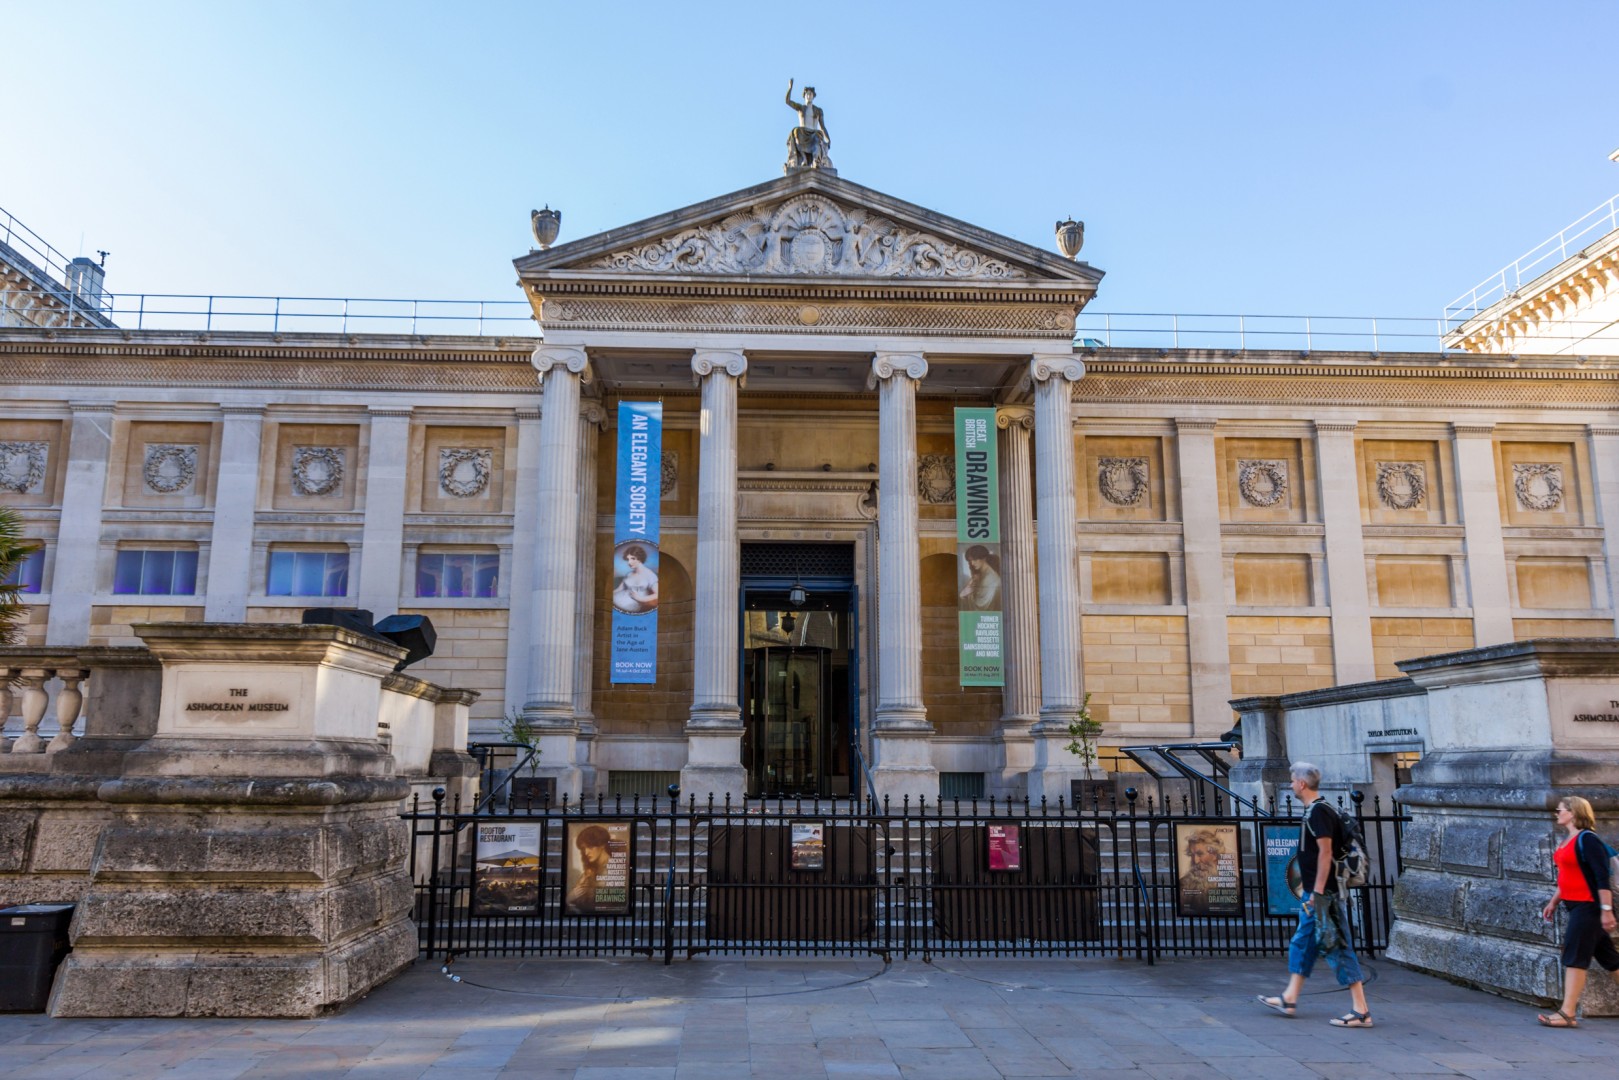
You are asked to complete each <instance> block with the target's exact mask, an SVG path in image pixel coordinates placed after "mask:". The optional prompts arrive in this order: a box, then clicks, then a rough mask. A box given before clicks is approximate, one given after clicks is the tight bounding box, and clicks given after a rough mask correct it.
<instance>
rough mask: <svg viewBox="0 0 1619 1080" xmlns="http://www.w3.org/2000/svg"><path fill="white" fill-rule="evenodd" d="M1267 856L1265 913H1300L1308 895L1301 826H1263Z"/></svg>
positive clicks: (1262, 834) (1262, 832)
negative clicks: (1301, 855) (1301, 861)
mask: <svg viewBox="0 0 1619 1080" xmlns="http://www.w3.org/2000/svg"><path fill="white" fill-rule="evenodd" d="M1260 829H1261V832H1260V836H1261V838H1262V839H1261V843H1262V844H1263V845H1264V858H1265V914H1266V915H1297V914H1298V913H1299V907H1300V905H1301V903H1302V901H1303V897H1304V883H1303V881H1302V879H1301V878H1300V877H1299V864H1298V854H1299V827H1298V825H1296V824H1291V823H1290V824H1287V825H1263V826H1261V827H1260Z"/></svg>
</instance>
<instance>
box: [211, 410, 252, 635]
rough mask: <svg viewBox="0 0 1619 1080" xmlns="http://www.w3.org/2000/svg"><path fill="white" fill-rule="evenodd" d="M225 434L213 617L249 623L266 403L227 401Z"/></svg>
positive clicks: (214, 555) (216, 504)
mask: <svg viewBox="0 0 1619 1080" xmlns="http://www.w3.org/2000/svg"><path fill="white" fill-rule="evenodd" d="M222 411H223V412H224V414H225V423H224V430H223V431H221V432H220V436H219V482H218V484H217V485H216V486H215V488H214V527H213V537H212V539H211V540H210V542H209V544H208V596H207V599H206V601H205V606H204V608H203V618H204V619H206V620H207V621H208V622H245V621H246V620H247V597H248V594H249V593H250V592H252V591H253V585H252V582H251V581H249V580H248V579H249V576H250V575H251V572H252V560H253V512H254V510H255V509H257V506H258V501H259V446H260V444H261V441H262V435H263V430H264V406H262V405H226V406H223V407H222Z"/></svg>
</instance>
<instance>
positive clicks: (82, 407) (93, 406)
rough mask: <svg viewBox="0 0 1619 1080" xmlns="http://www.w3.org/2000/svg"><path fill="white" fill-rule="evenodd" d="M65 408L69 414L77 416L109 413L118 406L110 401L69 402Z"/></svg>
mask: <svg viewBox="0 0 1619 1080" xmlns="http://www.w3.org/2000/svg"><path fill="white" fill-rule="evenodd" d="M67 407H68V411H69V412H71V413H73V414H74V415H75V416H77V415H78V414H79V413H110V412H112V411H113V410H114V409H116V408H117V407H118V406H117V404H116V403H115V402H111V401H70V402H68V403H67Z"/></svg>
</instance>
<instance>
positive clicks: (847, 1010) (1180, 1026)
mask: <svg viewBox="0 0 1619 1080" xmlns="http://www.w3.org/2000/svg"><path fill="white" fill-rule="evenodd" d="M1370 967H1371V970H1372V971H1373V972H1374V973H1375V978H1374V980H1373V981H1372V983H1371V985H1370V987H1369V991H1368V992H1369V994H1370V996H1371V1004H1372V1014H1373V1016H1374V1018H1375V1019H1376V1021H1377V1026H1376V1027H1375V1028H1373V1029H1371V1030H1367V1031H1342V1030H1338V1029H1334V1028H1331V1027H1329V1026H1328V1025H1327V1020H1328V1019H1329V1018H1330V1017H1333V1016H1336V1015H1339V1014H1340V1013H1342V1012H1344V1011H1345V1010H1346V1008H1347V995H1345V994H1343V993H1342V992H1340V991H1337V989H1336V988H1335V987H1333V986H1331V985H1330V984H1329V983H1326V982H1323V981H1322V980H1320V979H1317V980H1315V981H1314V982H1313V983H1312V984H1311V986H1310V987H1309V988H1307V991H1306V996H1305V997H1304V998H1303V999H1302V1000H1301V1004H1300V1008H1299V1016H1298V1018H1297V1019H1293V1020H1288V1019H1285V1018H1283V1017H1280V1016H1278V1015H1276V1014H1274V1013H1269V1012H1266V1011H1265V1010H1264V1009H1262V1008H1261V1007H1260V1006H1259V1005H1258V1004H1257V1003H1255V1002H1254V1000H1253V998H1254V995H1255V994H1257V993H1274V992H1275V991H1276V989H1277V988H1278V987H1279V985H1280V983H1281V981H1282V979H1283V978H1285V970H1284V968H1285V965H1284V963H1283V961H1282V960H1281V959H1280V958H1278V959H1276V960H1273V961H1265V960H1178V961H1167V962H1160V963H1158V964H1156V965H1153V966H1150V967H1149V966H1147V965H1144V964H1138V963H1135V962H1132V961H1114V960H1072V961H1070V960H1027V961H1015V960H1007V959H993V960H982V961H975V960H967V959H961V958H957V957H950V958H946V959H942V960H940V962H938V963H926V962H922V961H904V962H894V963H892V964H885V963H884V962H883V961H882V960H881V959H878V958H870V959H865V960H790V959H768V960H744V959H711V958H709V959H699V960H693V961H684V962H679V963H676V964H674V965H672V966H670V967H664V966H662V965H661V964H658V963H649V962H646V961H616V962H615V961H594V960H463V961H461V962H459V963H457V964H456V966H455V973H456V974H457V975H459V976H460V977H461V981H460V982H454V981H452V980H450V979H448V978H446V977H445V975H444V974H443V973H442V971H441V970H440V966H439V965H437V964H425V963H424V964H419V965H417V966H416V967H415V968H413V969H412V970H410V971H409V972H407V973H406V974H404V975H403V976H401V977H400V978H398V979H396V980H395V981H394V982H392V983H390V984H389V985H387V986H385V987H382V988H380V989H378V990H377V991H375V992H374V993H372V994H371V996H370V997H368V998H366V999H365V1000H363V1001H360V1002H358V1003H356V1004H355V1005H353V1006H352V1007H350V1008H349V1009H348V1010H346V1011H344V1012H343V1013H340V1014H338V1015H336V1016H331V1017H326V1018H323V1019H318V1020H296V1021H278V1020H258V1019H249V1020H227V1019H218V1020H188V1019H174V1020H165V1019H143V1020H52V1019H50V1018H48V1017H44V1016H38V1015H0V1078H6V1080H10V1078H27V1080H51V1078H56V1077H60V1078H62V1080H75V1078H78V1077H95V1078H98V1080H99V1078H101V1077H108V1078H120V1080H122V1078H128V1080H157V1078H160V1077H161V1078H166V1080H250V1078H251V1080H257V1078H261V1077H263V1078H277V1080H281V1078H286V1080H293V1078H296V1080H305V1078H309V1077H355V1078H364V1080H395V1078H399V1080H423V1078H430V1080H434V1078H442V1080H450V1078H452V1077H453V1078H455V1080H497V1078H501V1080H504V1078H507V1077H523V1078H524V1080H640V1078H648V1080H650V1078H664V1080H754V1078H759V1080H804V1078H808V1080H844V1078H848V1080H860V1078H866V1077H881V1078H887V1080H896V1078H907V1077H915V1078H919V1080H952V1078H958V1077H959V1078H962V1080H994V1078H1000V1077H1018V1078H1036V1080H1037V1078H1041V1077H1073V1076H1084V1077H1087V1078H1097V1080H1106V1078H1109V1077H1114V1078H1123V1077H1130V1078H1133V1080H1155V1078H1164V1080H1177V1078H1193V1077H1214V1078H1222V1080H1223V1078H1231V1077H1244V1078H1253V1080H1266V1078H1270V1077H1278V1078H1280V1077H1287V1078H1289V1080H1293V1078H1304V1080H1310V1078H1312V1077H1325V1078H1344V1080H1378V1078H1380V1077H1395V1076H1398V1077H1412V1076H1420V1077H1427V1076H1464V1077H1476V1078H1480V1080H1486V1078H1495V1077H1508V1076H1524V1077H1536V1078H1542V1080H1558V1078H1562V1077H1567V1078H1569V1080H1589V1078H1590V1077H1592V1076H1595V1075H1605V1074H1606V1071H1611V1069H1612V1063H1613V1061H1614V1060H1615V1059H1616V1058H1619V1020H1589V1021H1586V1022H1585V1024H1584V1025H1583V1026H1582V1027H1581V1028H1580V1029H1579V1030H1576V1031H1548V1030H1546V1029H1544V1028H1540V1027H1538V1026H1537V1025H1536V1024H1535V1020H1534V1013H1535V1010H1534V1009H1533V1008H1530V1007H1528V1006H1525V1005H1522V1004H1519V1003H1516V1002H1512V1001H1507V1000H1505V999H1502V998H1498V997H1494V996H1491V995H1489V994H1485V993H1481V992H1478V991H1474V990H1469V989H1467V988H1465V987H1459V986H1454V985H1451V984H1449V983H1445V982H1442V981H1440V980H1437V979H1432V978H1429V977H1427V976H1423V975H1419V974H1416V973H1413V972H1410V971H1406V970H1404V969H1402V968H1399V967H1396V966H1395V965H1393V964H1391V963H1387V962H1384V961H1373V962H1372V964H1371V965H1370Z"/></svg>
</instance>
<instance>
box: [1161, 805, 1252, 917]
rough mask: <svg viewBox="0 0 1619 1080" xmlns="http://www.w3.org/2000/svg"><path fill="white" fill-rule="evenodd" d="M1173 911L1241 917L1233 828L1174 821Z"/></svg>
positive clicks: (1184, 914)
mask: <svg viewBox="0 0 1619 1080" xmlns="http://www.w3.org/2000/svg"><path fill="white" fill-rule="evenodd" d="M1174 828H1175V831H1174V837H1175V912H1176V914H1178V915H1179V916H1180V917H1181V918H1183V919H1184V918H1190V917H1192V916H1197V915H1241V914H1242V861H1241V858H1242V856H1241V850H1242V849H1241V846H1240V844H1239V842H1238V837H1237V826H1236V825H1226V824H1214V823H1210V822H1198V821H1177V822H1175V827H1174Z"/></svg>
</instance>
